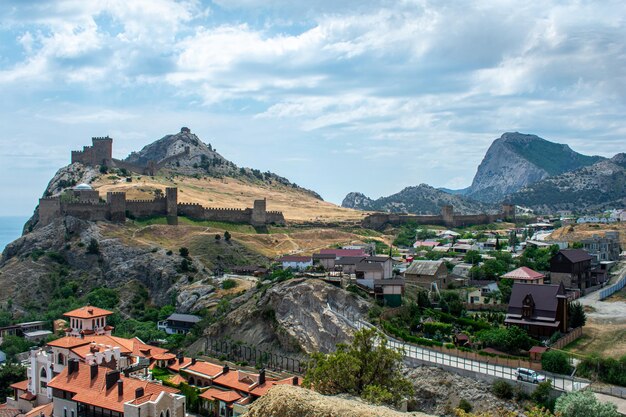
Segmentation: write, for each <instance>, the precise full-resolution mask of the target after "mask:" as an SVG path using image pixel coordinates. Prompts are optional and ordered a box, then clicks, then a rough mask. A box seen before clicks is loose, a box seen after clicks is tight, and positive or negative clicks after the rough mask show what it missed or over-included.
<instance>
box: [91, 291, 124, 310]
mask: <svg viewBox="0 0 626 417" xmlns="http://www.w3.org/2000/svg"><path fill="white" fill-rule="evenodd" d="M86 298H87V302H88V303H89V305H92V306H96V307H100V308H108V309H111V308H115V307H117V303H119V301H120V297H119V296H118V294H117V291H116V290H114V289H112V288H103V287H101V288H95V289H93V290H92V291H91V292H89V294H87V297H86Z"/></svg>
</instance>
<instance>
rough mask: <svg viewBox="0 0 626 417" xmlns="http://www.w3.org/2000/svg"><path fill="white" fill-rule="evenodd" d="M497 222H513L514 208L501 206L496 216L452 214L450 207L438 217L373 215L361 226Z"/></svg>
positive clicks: (457, 225) (374, 227)
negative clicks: (500, 210)
mask: <svg viewBox="0 0 626 417" xmlns="http://www.w3.org/2000/svg"><path fill="white" fill-rule="evenodd" d="M497 220H509V221H515V206H514V205H512V204H503V205H502V212H500V213H498V214H469V215H462V214H458V213H454V208H453V207H452V206H450V205H447V206H443V207H442V208H441V214H440V215H438V216H437V215H432V216H418V215H414V214H395V213H375V214H370V215H369V216H367V217H365V218H364V219H363V221H362V222H361V226H363V227H365V228H368V229H382V228H383V227H385V225H387V224H391V225H394V226H397V225H401V224H405V223H409V222H414V223H417V224H426V225H442V226H447V227H462V226H471V225H476V224H489V223H493V222H495V221H497Z"/></svg>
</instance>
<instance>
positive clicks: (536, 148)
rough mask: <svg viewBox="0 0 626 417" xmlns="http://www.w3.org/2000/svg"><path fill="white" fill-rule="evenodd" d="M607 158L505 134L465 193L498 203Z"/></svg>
mask: <svg viewBox="0 0 626 417" xmlns="http://www.w3.org/2000/svg"><path fill="white" fill-rule="evenodd" d="M602 159H603V158H601V157H599V156H586V155H582V154H579V153H577V152H574V151H573V150H572V149H571V148H570V147H569V146H567V145H563V144H558V143H553V142H549V141H547V140H545V139H542V138H540V137H538V136H536V135H526V134H522V133H517V132H514V133H504V134H503V135H502V136H501V137H500V138H499V139H496V140H495V141H494V142H493V143H492V144H491V146H490V147H489V150H487V153H486V154H485V157H484V159H483V160H482V162H481V163H480V165H479V166H478V170H477V172H476V175H475V176H474V180H473V181H472V185H471V186H470V187H469V189H467V190H466V191H465V192H464V193H465V195H466V196H468V197H470V198H472V199H474V200H479V201H484V202H491V203H496V202H500V201H502V199H503V198H504V196H506V195H508V194H511V193H514V192H516V191H518V190H520V189H522V188H523V187H525V186H528V185H531V184H533V183H536V182H537V181H540V180H542V179H545V178H547V177H549V176H553V175H559V174H562V173H564V172H568V171H573V170H576V169H579V168H581V167H584V166H588V165H592V164H594V163H596V162H598V161H600V160H602Z"/></svg>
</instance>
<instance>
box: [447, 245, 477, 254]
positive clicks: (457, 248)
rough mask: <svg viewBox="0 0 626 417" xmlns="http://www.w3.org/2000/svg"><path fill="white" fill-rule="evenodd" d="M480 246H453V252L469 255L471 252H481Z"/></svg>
mask: <svg viewBox="0 0 626 417" xmlns="http://www.w3.org/2000/svg"><path fill="white" fill-rule="evenodd" d="M479 249H480V248H479V247H478V245H468V244H467V243H456V244H454V245H452V252H456V253H467V252H468V251H471V250H476V251H477V250H479Z"/></svg>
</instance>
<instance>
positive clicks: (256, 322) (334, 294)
mask: <svg viewBox="0 0 626 417" xmlns="http://www.w3.org/2000/svg"><path fill="white" fill-rule="evenodd" d="M329 303H330V304H331V305H334V306H340V307H341V308H343V309H345V310H346V311H349V312H350V314H353V315H362V314H364V313H365V312H366V311H367V310H368V308H369V303H368V302H366V301H365V300H363V299H362V298H359V297H358V296H356V295H354V294H353V293H351V292H348V291H345V290H343V289H341V288H338V287H335V286H333V285H331V284H327V283H325V282H324V281H321V280H317V279H291V280H288V281H285V282H282V283H279V284H276V285H273V286H271V287H270V288H267V289H266V290H263V291H261V292H260V293H259V294H256V295H255V296H254V297H251V298H250V299H249V300H248V301H247V302H245V303H243V304H242V305H241V306H239V307H238V308H236V309H235V310H233V311H232V312H230V313H229V314H228V315H227V316H226V318H225V319H224V320H222V321H221V322H219V323H217V324H215V325H213V326H211V327H209V328H208V329H207V330H206V332H205V333H206V334H207V335H209V336H211V337H217V338H222V337H229V338H230V339H232V340H235V341H245V342H246V343H247V344H251V345H254V346H256V347H258V348H260V349H264V350H275V349H278V350H282V351H285V352H300V351H304V352H306V353H311V352H331V351H334V350H335V346H336V345H337V343H345V342H349V341H350V339H351V337H352V333H353V328H352V327H350V326H349V325H348V323H346V322H345V320H344V319H342V318H341V317H340V316H338V315H337V314H336V313H335V312H333V311H331V310H330V309H329V308H328V304H329Z"/></svg>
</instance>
